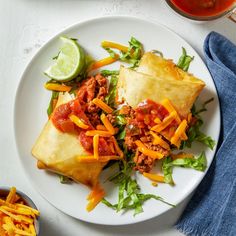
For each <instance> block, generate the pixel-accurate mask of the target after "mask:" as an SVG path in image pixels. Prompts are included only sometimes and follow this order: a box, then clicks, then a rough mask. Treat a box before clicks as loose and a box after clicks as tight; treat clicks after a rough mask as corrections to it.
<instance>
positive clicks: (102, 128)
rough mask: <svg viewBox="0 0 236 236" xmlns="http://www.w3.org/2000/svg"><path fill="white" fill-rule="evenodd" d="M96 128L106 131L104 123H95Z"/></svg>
mask: <svg viewBox="0 0 236 236" xmlns="http://www.w3.org/2000/svg"><path fill="white" fill-rule="evenodd" d="M96 129H97V130H103V131H107V129H106V127H105V126H104V125H97V126H96Z"/></svg>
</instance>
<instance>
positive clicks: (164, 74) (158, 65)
mask: <svg viewBox="0 0 236 236" xmlns="http://www.w3.org/2000/svg"><path fill="white" fill-rule="evenodd" d="M137 71H138V72H141V73H144V74H147V75H151V76H154V77H161V78H163V79H173V80H184V81H189V82H193V83H200V82H202V84H204V83H203V81H201V80H199V79H198V78H196V77H194V76H193V75H192V74H190V73H188V72H185V71H183V70H182V69H180V68H179V67H177V66H176V64H175V63H174V62H173V61H172V60H170V59H169V60H168V59H165V58H163V57H160V56H157V55H156V54H154V53H151V52H147V53H145V54H144V55H143V57H142V58H141V60H140V64H139V67H138V68H137Z"/></svg>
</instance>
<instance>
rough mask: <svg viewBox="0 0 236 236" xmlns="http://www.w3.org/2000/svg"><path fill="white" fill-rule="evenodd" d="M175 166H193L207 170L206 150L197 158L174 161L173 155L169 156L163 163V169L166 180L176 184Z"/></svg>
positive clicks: (193, 167)
mask: <svg viewBox="0 0 236 236" xmlns="http://www.w3.org/2000/svg"><path fill="white" fill-rule="evenodd" d="M174 166H179V167H184V168H192V169H195V170H198V171H205V169H206V167H207V159H206V156H205V153H204V152H202V153H201V154H200V156H199V157H197V158H178V159H175V160H173V161H172V160H171V157H167V158H166V159H165V160H164V161H163V163H162V170H163V173H164V180H165V182H166V183H168V184H171V185H173V184H174V181H173V178H172V172H173V167H174Z"/></svg>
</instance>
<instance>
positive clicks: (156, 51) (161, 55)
mask: <svg viewBox="0 0 236 236" xmlns="http://www.w3.org/2000/svg"><path fill="white" fill-rule="evenodd" d="M151 53H154V54H157V55H159V56H160V57H164V55H163V53H162V52H161V51H159V50H156V49H155V50H152V51H151Z"/></svg>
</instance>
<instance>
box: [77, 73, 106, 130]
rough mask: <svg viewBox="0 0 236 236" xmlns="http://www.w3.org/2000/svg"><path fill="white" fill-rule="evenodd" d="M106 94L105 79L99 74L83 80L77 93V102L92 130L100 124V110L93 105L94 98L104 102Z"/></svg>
mask: <svg viewBox="0 0 236 236" xmlns="http://www.w3.org/2000/svg"><path fill="white" fill-rule="evenodd" d="M107 94H108V85H107V79H106V78H105V77H103V76H102V75H100V74H97V75H96V76H92V77H90V78H88V79H87V80H85V81H84V82H83V83H82V84H81V87H80V89H79V91H78V93H77V95H78V99H79V102H80V104H81V106H82V108H83V110H84V112H85V114H86V116H87V117H88V119H89V120H90V122H91V124H92V125H93V127H94V128H96V126H97V125H98V124H100V118H99V114H100V112H101V109H100V108H99V107H97V106H96V105H95V104H93V102H92V100H93V99H94V98H99V99H101V100H102V101H104V99H105V97H106V95H107Z"/></svg>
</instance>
